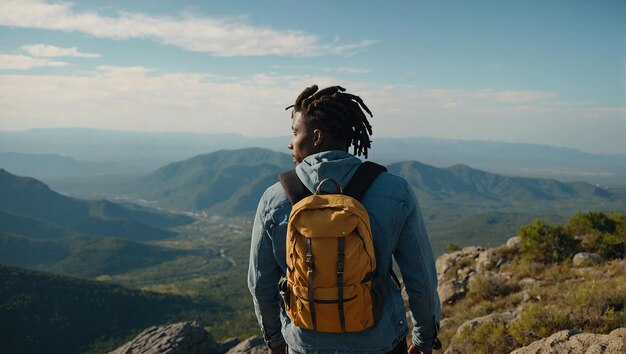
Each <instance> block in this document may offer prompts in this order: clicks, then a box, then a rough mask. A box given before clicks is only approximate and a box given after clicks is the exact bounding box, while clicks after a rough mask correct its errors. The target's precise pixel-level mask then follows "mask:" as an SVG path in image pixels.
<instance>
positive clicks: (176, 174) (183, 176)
mask: <svg viewBox="0 0 626 354" xmlns="http://www.w3.org/2000/svg"><path fill="white" fill-rule="evenodd" d="M288 168H291V164H290V162H289V157H288V155H286V154H280V153H276V152H272V151H270V150H263V149H243V150H234V151H218V152H214V153H211V154H206V155H200V156H197V157H194V158H191V159H188V160H184V161H181V162H177V163H173V164H169V165H167V166H165V167H163V168H160V169H158V170H157V171H155V172H154V173H152V174H150V175H148V176H146V177H144V178H142V179H140V180H139V181H138V182H137V183H136V184H135V192H136V193H138V194H139V195H140V196H142V197H144V198H146V199H150V200H155V201H157V202H158V203H160V204H161V205H169V206H175V207H178V208H182V209H186V210H211V211H214V212H216V213H218V214H229V213H230V214H232V213H238V212H253V211H254V210H255V208H256V204H257V203H258V200H259V198H260V196H261V194H262V193H263V191H264V190H265V189H266V188H267V187H269V186H270V185H272V184H273V183H275V182H276V181H277V177H276V176H277V175H278V174H279V173H280V172H281V171H283V170H286V169H288ZM388 169H389V172H390V173H393V174H396V175H399V176H401V177H403V178H405V179H406V180H407V181H408V183H409V184H410V185H411V186H412V187H413V189H414V190H415V191H416V193H417V194H418V196H419V197H420V200H425V201H426V203H427V204H428V206H429V207H430V206H435V207H441V208H443V207H446V206H448V205H453V206H454V207H455V208H459V207H467V206H468V205H470V206H486V207H500V206H509V207H516V206H517V207H519V206H521V207H523V206H526V205H529V204H533V203H543V204H544V205H545V204H546V203H548V202H554V201H564V200H572V199H576V200H589V199H594V200H596V201H598V200H606V201H610V200H612V194H611V193H610V192H608V191H607V190H604V189H602V188H599V187H595V186H592V185H590V184H587V183H584V182H575V183H564V182H559V181H557V180H553V179H539V178H521V177H507V176H502V175H497V174H494V173H490V172H485V171H481V170H477V169H473V168H471V167H469V166H465V165H455V166H452V167H448V168H437V167H434V166H429V165H426V164H423V163H420V162H417V161H405V162H399V163H393V164H391V165H389V166H388Z"/></svg>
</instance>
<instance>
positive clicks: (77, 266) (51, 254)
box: [0, 233, 192, 277]
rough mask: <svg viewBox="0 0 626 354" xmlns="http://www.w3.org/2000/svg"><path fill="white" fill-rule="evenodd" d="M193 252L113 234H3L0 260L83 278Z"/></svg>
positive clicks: (112, 272)
mask: <svg viewBox="0 0 626 354" xmlns="http://www.w3.org/2000/svg"><path fill="white" fill-rule="evenodd" d="M190 253H192V252H191V251H183V250H174V249H169V248H164V247H157V246H150V245H145V244H142V243H137V242H131V241H127V240H123V239H119V238H110V237H107V238H101V237H86V236H71V237H65V238H60V239H55V240H33V239H29V238H26V237H21V236H17V235H12V234H7V233H0V263H4V264H8V265H13V266H19V267H25V268H38V269H41V270H47V271H54V272H57V273H62V274H67V275H72V276H80V277H96V276H99V275H116V274H120V273H125V272H129V271H131V270H133V269H137V268H142V267H147V266H151V265H155V264H160V263H163V262H166V261H169V260H172V259H174V258H177V257H180V256H183V255H186V254H190Z"/></svg>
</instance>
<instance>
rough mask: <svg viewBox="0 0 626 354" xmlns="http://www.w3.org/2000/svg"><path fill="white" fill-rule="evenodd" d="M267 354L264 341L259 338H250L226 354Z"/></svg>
mask: <svg viewBox="0 0 626 354" xmlns="http://www.w3.org/2000/svg"><path fill="white" fill-rule="evenodd" d="M265 353H267V346H266V345H265V341H264V340H263V338H261V337H258V336H256V337H250V338H248V339H246V340H244V341H242V342H241V343H239V344H237V345H236V346H235V347H233V348H232V349H231V350H229V351H228V352H226V354H265Z"/></svg>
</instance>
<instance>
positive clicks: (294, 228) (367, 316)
mask: <svg viewBox="0 0 626 354" xmlns="http://www.w3.org/2000/svg"><path fill="white" fill-rule="evenodd" d="M383 171H386V168H385V167H383V166H380V165H377V164H374V163H371V162H364V163H363V164H361V166H359V168H358V170H357V172H356V173H355V175H354V176H353V177H352V179H351V181H350V183H348V185H347V186H346V188H345V189H342V188H341V186H339V184H338V183H337V182H336V181H334V180H332V179H326V180H323V181H321V182H320V184H319V186H318V188H317V191H316V193H315V194H314V195H311V193H310V192H309V191H308V189H307V188H306V187H305V186H304V184H302V182H301V181H300V179H298V177H297V175H296V174H295V170H292V171H289V172H287V173H285V174H282V175H281V176H280V180H281V184H282V185H283V188H284V189H285V192H286V193H287V196H288V197H289V200H290V201H291V202H292V204H293V206H292V210H291V214H290V216H289V223H288V226H287V242H286V244H287V255H286V260H287V274H286V275H285V276H284V277H283V278H282V279H281V281H280V283H279V287H280V293H281V296H282V297H283V300H284V303H285V310H286V312H287V314H288V316H289V318H290V319H291V321H292V322H293V323H294V324H295V325H296V326H298V327H301V328H305V329H310V330H316V331H320V332H333V333H342V332H360V331H363V330H365V329H367V328H369V327H371V326H372V325H374V324H375V323H376V321H377V320H378V318H379V317H380V315H381V312H382V309H383V306H384V301H385V299H386V297H387V294H386V286H384V284H383V282H382V279H381V277H380V276H378V274H377V273H376V256H375V253H374V244H373V242H372V232H371V228H370V221H369V216H368V214H367V211H366V210H365V207H363V205H362V204H361V203H360V201H359V200H360V199H361V198H362V196H363V194H365V191H367V188H368V187H369V185H370V184H371V183H372V182H373V181H374V179H375V178H376V177H377V176H378V175H379V174H380V173H382V172H383ZM326 183H334V184H335V187H336V192H335V193H334V194H322V193H321V187H322V185H323V184H326ZM394 278H395V276H394Z"/></svg>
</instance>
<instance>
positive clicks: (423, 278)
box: [394, 185, 441, 349]
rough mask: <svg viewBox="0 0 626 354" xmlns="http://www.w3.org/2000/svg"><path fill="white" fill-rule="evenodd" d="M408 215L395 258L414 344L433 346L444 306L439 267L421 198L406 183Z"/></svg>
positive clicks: (424, 346)
mask: <svg viewBox="0 0 626 354" xmlns="http://www.w3.org/2000/svg"><path fill="white" fill-rule="evenodd" d="M406 188H407V195H408V196H409V198H408V200H407V204H406V206H407V214H406V215H407V216H406V219H405V221H404V223H403V225H402V229H401V232H400V238H399V240H398V246H397V248H396V250H395V252H394V258H395V260H396V262H397V263H398V266H399V267H400V272H401V273H402V279H403V281H404V286H405V287H406V292H407V295H408V297H409V307H410V313H411V319H412V320H413V325H414V327H413V333H412V334H413V344H414V345H415V346H417V347H419V348H422V349H431V348H432V346H433V341H434V340H435V339H436V338H437V333H438V330H439V321H440V318H441V306H440V303H439V295H438V294H437V270H436V267H435V259H434V256H433V251H432V247H431V245H430V241H429V240H428V235H427V234H426V228H425V226H424V220H423V218H422V214H421V212H420V208H419V205H418V203H417V199H416V198H415V195H414V194H413V191H412V190H411V188H410V187H409V186H408V185H406Z"/></svg>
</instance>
